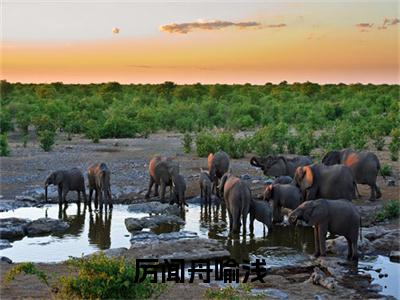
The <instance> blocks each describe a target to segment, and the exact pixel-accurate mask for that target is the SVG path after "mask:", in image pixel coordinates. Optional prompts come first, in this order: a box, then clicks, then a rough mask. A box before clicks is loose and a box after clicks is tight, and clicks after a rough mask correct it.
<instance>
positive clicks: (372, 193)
mask: <svg viewBox="0 0 400 300" xmlns="http://www.w3.org/2000/svg"><path fill="white" fill-rule="evenodd" d="M369 187H370V188H371V196H370V197H369V201H375V200H376V197H375V185H374V184H371V185H369Z"/></svg>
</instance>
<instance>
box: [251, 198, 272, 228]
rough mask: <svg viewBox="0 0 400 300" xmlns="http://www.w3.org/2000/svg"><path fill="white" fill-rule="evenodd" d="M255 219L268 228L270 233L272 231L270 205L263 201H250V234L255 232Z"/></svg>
mask: <svg viewBox="0 0 400 300" xmlns="http://www.w3.org/2000/svg"><path fill="white" fill-rule="evenodd" d="M254 219H256V220H257V221H259V222H261V223H263V224H264V225H266V226H267V227H268V232H269V231H271V230H272V212H271V208H270V207H269V204H268V203H267V202H265V201H262V200H254V199H251V201H250V232H254Z"/></svg>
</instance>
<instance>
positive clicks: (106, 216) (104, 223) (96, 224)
mask: <svg viewBox="0 0 400 300" xmlns="http://www.w3.org/2000/svg"><path fill="white" fill-rule="evenodd" d="M111 219H112V209H110V210H108V211H107V210H105V211H104V212H103V211H102V210H101V211H99V212H98V213H92V212H90V213H89V234H88V237H89V242H90V243H91V244H95V245H97V246H98V247H99V249H101V250H104V249H109V248H110V245H111Z"/></svg>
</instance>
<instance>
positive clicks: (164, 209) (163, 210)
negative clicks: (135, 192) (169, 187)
mask: <svg viewBox="0 0 400 300" xmlns="http://www.w3.org/2000/svg"><path fill="white" fill-rule="evenodd" d="M128 211H129V212H134V213H149V214H173V215H179V214H180V209H179V207H178V206H176V205H170V204H168V203H161V202H157V201H152V202H146V203H137V204H131V205H129V206H128Z"/></svg>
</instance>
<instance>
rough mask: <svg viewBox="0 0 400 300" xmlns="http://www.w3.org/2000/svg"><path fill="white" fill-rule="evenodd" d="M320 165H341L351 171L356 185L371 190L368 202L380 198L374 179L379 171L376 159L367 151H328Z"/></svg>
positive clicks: (379, 165)
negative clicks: (365, 185) (361, 185)
mask: <svg viewBox="0 0 400 300" xmlns="http://www.w3.org/2000/svg"><path fill="white" fill-rule="evenodd" d="M322 163H323V164H325V165H327V166H331V165H335V164H342V165H345V166H347V167H349V168H350V169H351V171H352V172H353V175H354V178H355V180H356V183H359V184H367V185H369V186H370V188H371V195H370V198H369V200H370V201H375V200H376V198H378V199H379V198H380V197H381V196H382V193H381V191H380V189H379V187H378V186H377V184H376V177H377V176H378V173H379V171H380V169H381V164H380V162H379V159H378V157H377V156H376V155H375V154H374V153H372V152H368V151H360V152H357V151H353V150H351V149H344V150H341V151H330V152H328V153H327V154H326V155H325V156H324V158H323V159H322Z"/></svg>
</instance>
